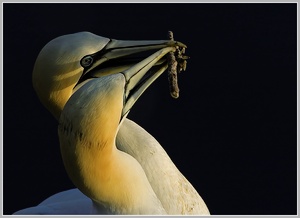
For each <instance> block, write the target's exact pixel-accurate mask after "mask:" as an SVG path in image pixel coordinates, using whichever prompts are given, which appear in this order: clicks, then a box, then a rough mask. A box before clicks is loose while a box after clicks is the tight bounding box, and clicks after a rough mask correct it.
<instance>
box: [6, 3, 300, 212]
mask: <svg viewBox="0 0 300 218" xmlns="http://www.w3.org/2000/svg"><path fill="white" fill-rule="evenodd" d="M3 9H4V14H3V18H4V20H3V24H4V33H3V37H4V39H3V43H4V55H3V59H4V72H3V79H4V80H3V85H4V105H3V108H4V111H3V117H4V125H3V135H4V140H3V142H4V145H3V158H4V161H3V163H4V166H3V181H4V183H3V189H4V190H3V191H4V192H3V193H4V196H3V206H4V207H3V209H4V211H3V213H4V214H11V213H13V212H15V211H16V210H20V209H23V208H25V207H30V206H34V205H36V204H38V203H39V202H41V201H42V200H44V199H45V198H47V197H48V196H50V195H52V194H55V193H57V192H59V191H63V190H66V189H69V188H73V187H74V186H73V185H72V183H71V182H70V180H69V179H68V177H67V175H66V172H65V170H64V167H63V164H62V160H61V157H60V152H59V143H58V136H57V122H56V120H55V119H54V118H53V117H52V116H51V114H50V113H49V112H48V111H47V110H46V109H44V108H43V106H42V105H41V103H40V102H39V100H38V98H37V96H36V94H35V92H34V90H33V88H32V83H31V73H32V69H33V65H34V62H35V59H36V57H37V55H38V53H39V51H40V50H41V48H42V47H43V46H44V45H45V44H46V43H47V42H49V41H50V40H51V39H53V38H55V37H57V36H60V35H64V34H69V33H74V32H79V31H90V32H93V33H95V34H97V35H101V36H105V37H108V38H115V39H136V40H143V39H145V40H147V39H151V40H153V39H167V31H168V30H172V31H173V32H174V37H175V40H179V41H182V42H183V43H185V44H186V45H188V49H187V50H186V54H187V55H189V56H190V57H191V59H190V60H189V62H188V66H187V71H186V72H184V73H182V74H180V75H179V88H180V89H181V91H180V98H179V99H177V100H175V99H172V98H171V96H170V95H169V90H168V81H167V76H166V74H164V75H162V76H161V77H160V78H159V79H158V80H157V81H156V82H155V83H154V84H153V85H152V86H151V87H150V88H149V89H148V90H147V91H146V92H145V94H144V95H143V96H142V97H141V98H140V99H139V101H138V102H137V103H136V104H135V106H134V108H133V109H132V111H131V112H130V114H129V118H130V119H132V120H134V121H135V122H137V123H138V124H139V125H141V126H142V127H144V128H145V129H146V130H147V131H148V132H150V133H151V134H152V135H153V136H154V137H156V139H157V140H158V141H159V142H160V143H161V144H162V146H163V147H164V148H165V149H166V151H167V152H168V154H169V155H170V157H171V158H172V160H173V161H174V163H175V164H176V165H177V167H178V168H179V169H180V170H181V172H182V173H183V174H184V175H185V176H186V177H187V178H188V179H189V181H190V182H191V183H192V184H193V185H194V186H195V188H196V189H197V190H198V192H199V193H200V194H201V196H202V197H203V199H204V200H205V202H206V203H207V205H208V207H209V209H210V211H211V213H212V214H219V215H223V214H244V215H245V214H249V215H251V214H256V215H257V214H296V213H297V193H296V192H297V132H296V131H297V122H296V117H297V81H296V79H297V59H296V58H297V49H296V45H297V26H296V25H297V20H296V19H297V17H296V16H297V4H296V3H294V4H275V3H273V4H245V3H244V4H200V3H197V4H184V3H181V4H174V3H173V4H145V3H143V4H132V3H131V4H128V3H127V4H119V3H118V4H103V3H101V4H91V3H90V4H8V3H4V7H3ZM162 167H163V166H162Z"/></svg>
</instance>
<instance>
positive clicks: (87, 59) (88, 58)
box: [80, 55, 94, 68]
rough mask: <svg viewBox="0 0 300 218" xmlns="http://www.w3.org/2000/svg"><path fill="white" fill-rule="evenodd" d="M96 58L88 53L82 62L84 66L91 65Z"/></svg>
mask: <svg viewBox="0 0 300 218" xmlns="http://www.w3.org/2000/svg"><path fill="white" fill-rule="evenodd" d="M93 61H94V59H93V57H92V56H90V55H88V56H85V57H83V58H82V59H81V61H80V64H81V66H82V67H83V68H86V67H89V66H91V65H92V63H93Z"/></svg>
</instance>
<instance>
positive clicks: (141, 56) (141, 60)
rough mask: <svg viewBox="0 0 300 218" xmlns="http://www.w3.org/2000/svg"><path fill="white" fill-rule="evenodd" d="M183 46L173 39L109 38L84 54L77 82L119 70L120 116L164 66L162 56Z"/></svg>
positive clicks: (158, 74)
mask: <svg viewBox="0 0 300 218" xmlns="http://www.w3.org/2000/svg"><path fill="white" fill-rule="evenodd" d="M176 48H186V45H184V44H183V43H181V42H178V41H173V40H151V41H124V40H113V39H112V40H110V42H109V43H107V45H106V46H105V47H104V48H103V49H101V50H100V51H98V52H96V53H94V54H89V55H86V56H84V57H83V58H82V59H81V61H80V64H81V66H82V67H83V68H84V72H83V75H82V77H81V79H80V80H79V82H78V83H80V82H82V81H84V80H85V79H86V78H90V77H101V76H104V75H108V74H114V73H122V74H123V75H124V76H125V79H126V87H125V93H124V107H123V110H122V119H123V118H124V117H126V115H127V114H128V112H129V111H130V109H131V108H132V106H133V105H134V103H135V102H136V100H137V99H138V98H139V97H140V96H141V95H142V94H143V92H144V91H145V90H146V89H147V88H148V87H149V86H150V85H151V84H152V83H153V82H154V81H155V80H156V79H157V78H158V77H159V76H160V75H161V74H162V73H163V72H164V71H165V70H166V69H167V68H168V63H167V58H166V57H165V55H166V54H167V53H169V52H174V51H176Z"/></svg>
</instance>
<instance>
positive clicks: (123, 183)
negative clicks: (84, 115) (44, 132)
mask: <svg viewBox="0 0 300 218" xmlns="http://www.w3.org/2000/svg"><path fill="white" fill-rule="evenodd" d="M62 116H63V115H62ZM61 120H64V119H63V117H61ZM62 123H65V125H62V124H60V128H59V134H60V144H61V152H62V156H63V160H64V164H65V167H66V170H67V172H68V174H69V176H70V178H71V180H72V181H73V182H74V184H75V185H76V186H77V187H78V188H79V189H80V190H81V191H82V192H83V193H84V194H86V195H87V196H88V197H90V198H91V199H93V200H94V201H95V202H97V203H98V204H99V205H101V207H103V205H104V206H105V207H106V208H107V209H108V210H109V211H110V212H112V213H116V214H164V213H165V211H164V209H163V207H162V205H161V202H160V201H159V200H158V199H157V197H156V195H155V193H154V191H153V189H152V187H151V185H150V183H149V181H148V179H147V177H146V175H145V173H144V170H143V169H142V167H141V166H140V164H139V163H138V162H137V161H136V159H134V158H133V157H132V156H130V155H128V154H126V153H124V152H122V151H119V150H118V149H117V148H116V145H115V136H116V132H115V133H114V132H112V129H114V131H116V130H117V126H109V125H108V124H107V125H106V128H103V129H102V131H101V127H98V128H96V126H97V125H96V126H91V125H94V124H93V123H97V122H95V120H94V122H90V123H89V124H86V125H84V126H85V127H86V128H85V129H81V130H80V131H79V130H78V129H76V128H75V125H72V124H71V123H69V122H68V121H67V119H66V120H65V121H63V122H62ZM68 123H69V124H68ZM112 123H113V122H111V123H110V125H113V124H112ZM100 126H101V125H100ZM70 128H72V132H70V131H71V130H70ZM99 128H100V129H99ZM68 129H69V130H68ZM91 130H93V131H91Z"/></svg>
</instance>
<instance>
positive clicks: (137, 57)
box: [32, 32, 186, 119]
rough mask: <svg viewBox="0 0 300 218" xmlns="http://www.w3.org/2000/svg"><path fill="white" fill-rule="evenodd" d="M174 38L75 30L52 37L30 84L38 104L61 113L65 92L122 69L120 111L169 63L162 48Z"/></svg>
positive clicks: (171, 46)
mask: <svg viewBox="0 0 300 218" xmlns="http://www.w3.org/2000/svg"><path fill="white" fill-rule="evenodd" d="M176 47H181V48H185V47H186V46H185V45H184V44H182V43H180V42H177V41H171V40H151V41H124V40H114V39H108V38H105V37H101V36H97V35H95V34H92V33H89V32H79V33H75V34H70V35H64V36H61V37H58V38H55V39H53V40H52V41H50V42H49V43H48V44H46V45H45V47H44V48H43V49H42V50H41V52H40V53H39V55H38V57H37V60H36V62H35V65H34V69H33V75H32V80H33V87H34V89H35V91H36V93H37V95H38V97H39V99H40V101H41V102H42V104H43V105H44V106H45V107H46V108H47V109H48V110H49V111H50V112H51V113H52V114H53V115H54V117H55V118H56V119H59V117H60V114H61V112H62V110H63V108H64V106H65V104H66V102H67V101H68V100H69V98H70V97H71V96H72V95H73V93H75V92H76V91H77V90H78V89H80V88H81V87H82V86H83V85H84V84H85V83H86V82H88V81H90V80H92V79H93V78H100V77H102V76H106V75H110V74H117V73H122V74H123V75H124V76H125V79H126V87H125V93H124V106H123V110H122V117H124V116H126V114H127V113H128V112H129V110H130V108H131V107H132V106H133V104H134V103H135V101H136V100H137V99H138V97H139V96H140V95H141V94H142V93H143V92H144V91H145V90H146V89H147V87H148V86H149V85H150V84H151V83H152V82H153V81H154V80H155V79H156V78H157V77H158V76H159V75H160V74H162V73H163V72H164V71H165V70H166V69H167V66H168V64H167V59H166V54H167V53H169V52H171V51H175V50H176Z"/></svg>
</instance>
